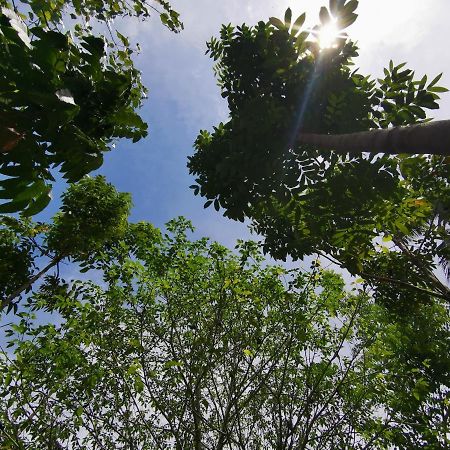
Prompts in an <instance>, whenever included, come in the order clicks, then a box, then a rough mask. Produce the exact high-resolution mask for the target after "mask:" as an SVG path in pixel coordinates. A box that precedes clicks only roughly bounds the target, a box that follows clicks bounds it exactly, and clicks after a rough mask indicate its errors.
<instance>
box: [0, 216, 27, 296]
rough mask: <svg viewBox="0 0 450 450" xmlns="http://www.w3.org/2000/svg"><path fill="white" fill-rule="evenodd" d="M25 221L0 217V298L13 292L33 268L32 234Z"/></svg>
mask: <svg viewBox="0 0 450 450" xmlns="http://www.w3.org/2000/svg"><path fill="white" fill-rule="evenodd" d="M27 225H28V224H27V223H24V224H21V223H18V222H17V221H16V220H15V219H12V218H9V217H5V216H3V217H0V254H1V259H0V298H4V297H6V296H8V295H10V294H11V293H12V292H14V291H15V290H16V289H17V288H18V287H19V286H21V285H22V284H23V283H24V282H25V281H26V280H27V279H28V278H29V277H31V274H32V269H33V267H34V266H33V259H32V257H31V252H30V250H31V246H32V243H31V242H30V241H29V240H27V239H26V237H27V236H30V235H31V236H32V233H33V232H32V231H31V227H28V226H27Z"/></svg>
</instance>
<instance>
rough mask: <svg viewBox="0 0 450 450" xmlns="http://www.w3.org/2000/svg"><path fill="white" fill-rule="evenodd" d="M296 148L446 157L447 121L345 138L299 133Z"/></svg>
mask: <svg viewBox="0 0 450 450" xmlns="http://www.w3.org/2000/svg"><path fill="white" fill-rule="evenodd" d="M297 142H298V143H299V144H308V145H314V146H315V147H318V148H321V149H326V150H334V151H336V152H338V153H342V152H373V153H387V154H390V155H393V154H398V153H409V154H433V155H444V156H450V120H437V121H434V122H428V123H422V124H417V125H411V126H405V127H392V128H387V129H382V130H370V131H362V132H358V133H349V134H312V133H300V134H299V136H298V141H297Z"/></svg>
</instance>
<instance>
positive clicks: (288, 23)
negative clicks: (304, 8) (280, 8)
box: [284, 8, 292, 29]
mask: <svg viewBox="0 0 450 450" xmlns="http://www.w3.org/2000/svg"><path fill="white" fill-rule="evenodd" d="M291 23H292V10H291V8H288V9H286V12H285V14H284V25H285V26H286V28H287V29H289V28H290V26H291Z"/></svg>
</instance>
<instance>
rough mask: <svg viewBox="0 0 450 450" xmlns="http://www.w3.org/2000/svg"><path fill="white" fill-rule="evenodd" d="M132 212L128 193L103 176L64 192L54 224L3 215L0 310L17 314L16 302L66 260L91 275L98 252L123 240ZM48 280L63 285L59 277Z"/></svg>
mask: <svg viewBox="0 0 450 450" xmlns="http://www.w3.org/2000/svg"><path fill="white" fill-rule="evenodd" d="M130 208H131V198H130V195H129V194H126V193H120V192H117V190H116V189H115V188H114V186H112V185H111V184H109V183H107V182H106V181H105V179H104V178H103V177H101V176H97V177H95V178H90V177H88V176H86V177H84V178H82V179H81V180H80V181H79V182H78V183H76V184H72V185H70V186H69V188H68V190H67V191H66V192H65V193H64V194H63V196H62V206H61V210H60V212H59V213H57V214H56V215H55V217H54V218H53V221H52V223H51V224H43V223H33V222H31V221H30V220H27V219H20V220H19V219H14V218H12V217H8V216H0V217H1V221H2V222H1V224H2V227H1V228H0V248H1V250H2V258H1V262H0V264H1V268H2V270H1V281H2V286H4V287H2V291H0V294H1V297H0V298H1V300H2V301H1V308H2V309H3V308H5V307H7V306H8V307H11V308H12V307H14V308H15V310H16V309H17V299H18V298H20V296H21V295H22V294H23V293H24V292H25V293H27V292H28V291H30V290H31V288H32V287H33V283H35V282H36V281H37V280H38V279H39V278H41V277H42V276H44V275H45V274H47V273H48V272H49V270H51V269H52V268H53V267H55V266H58V264H59V262H60V261H61V260H63V259H64V258H71V259H72V260H75V261H78V262H79V263H81V264H84V266H83V267H84V270H85V271H86V270H87V268H86V267H88V266H89V264H90V261H91V259H92V258H93V255H95V253H96V252H99V251H101V250H102V249H104V248H105V246H106V245H107V243H108V242H114V241H116V240H118V239H121V238H122V237H123V236H124V234H125V232H126V230H127V229H128V222H127V218H128V215H129V213H130ZM39 266H40V267H42V269H38V270H37V271H36V270H35V269H36V268H37V267H39ZM47 281H48V283H49V286H50V287H51V286H56V287H57V286H58V282H57V279H55V278H54V277H51V276H50V278H48V279H47ZM55 282H56V285H55ZM52 292H53V291H52Z"/></svg>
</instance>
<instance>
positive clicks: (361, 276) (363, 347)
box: [0, 0, 450, 450]
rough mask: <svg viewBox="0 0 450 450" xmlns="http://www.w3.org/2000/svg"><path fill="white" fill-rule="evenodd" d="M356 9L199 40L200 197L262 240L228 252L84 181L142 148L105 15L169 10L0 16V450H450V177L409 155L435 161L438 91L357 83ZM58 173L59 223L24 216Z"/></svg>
mask: <svg viewBox="0 0 450 450" xmlns="http://www.w3.org/2000/svg"><path fill="white" fill-rule="evenodd" d="M357 5H358V2H357V1H356V0H350V1H347V2H346V1H345V0H344V1H339V0H330V3H329V8H328V9H327V8H325V7H323V8H321V9H320V13H319V18H320V25H318V26H317V27H315V28H313V29H306V28H305V20H306V16H305V14H301V15H300V16H299V17H298V18H296V19H294V18H293V17H292V12H291V10H290V9H288V10H287V11H286V13H285V16H284V18H283V19H282V20H280V19H276V18H270V19H269V21H267V22H259V23H258V24H257V25H256V26H247V25H245V24H244V25H242V26H240V27H233V26H232V25H227V26H224V27H223V28H222V30H221V34H220V38H218V39H217V38H213V39H212V40H211V41H210V42H209V43H208V52H209V53H210V56H211V57H212V58H213V59H214V60H215V61H216V67H215V71H216V75H217V78H218V81H219V84H220V87H221V90H222V95H223V96H224V97H225V98H226V99H227V101H228V105H229V111H230V117H229V120H228V122H227V123H224V124H219V125H218V126H217V127H216V128H214V130H213V131H212V132H211V133H210V132H207V131H201V133H200V135H199V136H198V138H197V140H196V143H195V150H196V153H195V154H194V155H193V156H192V157H191V158H190V159H189V169H190V171H191V173H193V174H195V176H196V177H197V179H196V184H195V185H193V186H191V187H192V188H193V190H194V193H195V194H196V195H197V194H200V195H201V196H203V197H206V200H207V201H206V204H205V207H208V206H210V205H213V206H214V208H215V209H216V210H217V211H219V210H220V208H223V209H224V210H225V215H226V216H227V217H229V218H232V219H237V220H242V221H243V220H245V219H250V221H251V226H252V227H253V229H254V230H256V232H257V233H259V234H260V235H262V236H263V239H264V241H263V242H262V245H260V244H261V243H257V242H251V241H243V240H239V241H238V242H237V245H236V247H235V248H234V250H230V249H228V248H226V247H224V246H223V245H220V244H219V243H217V242H211V241H210V240H209V239H208V238H200V239H197V240H195V239H193V237H192V234H191V233H192V232H194V228H193V227H192V225H191V223H190V222H189V221H188V220H186V219H184V218H182V217H180V218H177V219H174V220H172V221H170V222H169V223H168V224H167V225H166V227H165V229H164V230H160V229H158V228H156V227H155V226H153V225H152V224H151V223H149V222H145V221H141V222H137V223H135V222H132V221H131V220H130V210H131V206H132V203H131V195H130V194H127V193H124V192H119V191H118V190H117V189H116V188H115V187H114V186H113V185H112V184H110V183H108V182H107V181H106V178H105V177H103V176H96V177H90V176H88V175H86V173H87V172H90V171H92V170H94V169H95V168H97V167H98V166H99V165H100V164H101V162H102V155H103V153H104V152H105V151H107V150H109V149H110V148H112V146H113V144H114V142H115V141H116V140H117V139H119V138H124V137H125V138H129V139H131V140H133V141H137V140H139V139H140V138H143V137H144V136H145V135H146V133H147V131H146V124H145V123H144V122H143V121H142V119H141V118H140V116H139V114H138V108H139V106H140V104H141V101H142V99H143V98H144V96H145V92H146V91H145V88H144V86H143V85H142V83H141V78H140V73H139V71H138V70H137V69H136V68H135V66H134V63H133V57H134V56H133V55H134V53H133V51H134V49H132V48H131V45H130V42H129V40H128V38H127V37H126V36H123V35H122V34H120V33H119V32H117V31H116V30H113V29H112V28H111V21H112V19H118V18H125V17H127V16H131V17H134V18H136V17H137V18H146V17H148V16H149V15H150V14H153V12H155V13H156V14H158V15H159V16H160V18H161V21H162V22H163V24H164V25H166V26H167V27H168V28H169V29H171V30H172V31H179V30H180V29H181V28H182V24H181V23H180V22H179V19H178V13H176V12H175V11H173V10H172V9H171V6H170V5H169V4H168V3H167V2H165V1H162V0H158V1H156V2H155V3H154V4H150V3H148V2H147V1H141V0H137V1H127V0H106V1H97V0H81V1H78V0H77V1H73V2H63V1H62V0H55V1H51V2H50V1H48V2H47V1H41V0H23V1H20V2H19V1H17V2H16V3H14V2H12V3H9V2H6V1H3V0H0V6H1V8H2V9H1V15H0V40H1V42H2V46H1V49H0V52H2V53H1V56H2V59H1V60H0V105H2V106H1V107H0V108H1V109H0V174H2V175H1V178H0V198H4V199H5V200H7V202H6V203H4V204H3V205H0V302H1V307H0V314H2V319H3V321H2V324H1V325H0V328H1V329H2V330H3V334H4V336H3V337H0V385H1V387H2V389H1V395H0V447H1V448H2V449H3V448H5V449H19V450H41V449H49V450H61V449H67V450H76V449H80V450H81V449H92V450H97V449H98V450H100V449H107V450H113V449H129V450H132V449H136V450H150V449H166V448H175V449H177V450H182V449H190V448H193V449H198V450H200V449H215V450H221V449H225V448H229V449H242V450H244V449H245V450H246V449H255V450H257V449H258V450H259V449H266V448H268V449H276V450H290V449H294V448H295V449H302V450H307V449H311V450H312V449H321V448H324V449H359V450H368V449H395V450H410V449H423V448H428V449H443V448H448V447H449V446H450V436H449V424H448V421H449V416H450V409H449V408H450V384H449V383H450V356H449V355H450V327H449V324H450V317H449V314H450V304H449V300H450V288H449V286H448V279H449V278H450V240H449V231H450V185H449V179H450V177H449V175H450V173H449V172H450V171H449V168H450V160H449V158H448V157H445V156H444V155H442V154H433V155H430V154H427V153H426V152H422V151H419V152H418V153H420V154H411V153H409V154H397V153H396V151H397V150H398V149H402V148H404V145H406V146H407V147H408V145H407V144H408V139H410V138H411V136H413V137H414V139H415V140H416V142H415V144H414V145H415V147H414V148H413V150H417V149H419V150H424V149H423V148H422V147H423V145H422V143H423V142H425V141H426V140H427V139H428V138H427V133H430V131H431V132H435V136H434V139H437V138H438V139H440V140H442V142H441V143H440V144H439V145H438V146H437V147H433V148H437V149H440V148H442V147H443V146H444V147H445V145H446V144H445V142H446V141H445V139H447V137H446V136H448V134H446V133H447V131H448V129H447V125H448V123H447V122H443V121H441V122H433V121H429V118H428V117H427V113H426V110H428V109H436V108H437V107H438V103H437V101H438V100H439V94H440V93H441V92H445V91H446V89H445V88H443V87H440V86H438V82H439V78H440V75H438V76H436V77H434V78H433V79H432V80H431V81H429V80H428V78H427V76H423V77H419V78H416V76H415V74H414V72H413V71H412V70H411V69H408V68H406V65H405V64H404V63H402V64H398V65H397V64H394V63H393V62H392V61H391V62H390V63H389V66H388V68H386V69H385V71H384V78H382V79H379V80H372V79H371V78H370V77H369V76H365V75H363V74H360V73H359V72H358V70H355V69H354V68H353V67H352V61H353V59H354V58H355V57H356V56H357V51H358V50H357V47H356V45H355V44H354V43H353V42H352V41H351V40H350V39H349V38H348V36H347V35H346V34H345V33H344V32H343V30H345V29H346V28H347V27H348V26H350V25H351V24H352V23H353V22H354V21H355V20H356V18H357V15H356V13H355V11H356V8H357ZM62 21H64V22H65V23H66V24H67V27H68V29H66V28H64V27H63V26H62V25H61V22H62ZM93 22H95V23H93ZM330 24H334V25H335V26H336V27H337V28H338V29H339V31H340V33H339V35H338V37H337V40H336V41H335V42H334V43H333V42H330V40H328V42H326V43H325V40H324V39H321V38H320V35H321V32H322V31H323V30H324V29H325V28H326V27H327V26H329V25H330ZM107 36H109V37H107ZM116 39H118V41H120V43H119V44H118V43H117V42H116ZM404 126H408V127H409V128H406V129H405V128H403V127H404ZM397 127H402V128H397ZM433 130H434V131H433ZM405 134H406V135H407V137H406V138H405V137H404V136H405ZM374 136H375V138H374ZM408 136H409V137H408ZM368 139H369V140H368ZM370 139H372V141H370ZM349 140H350V144H349ZM386 142H388V143H389V142H390V144H389V146H390V147H389V149H387V150H388V151H386V152H383V153H378V154H368V153H365V152H362V151H361V150H362V149H363V147H364V149H365V150H367V149H372V150H376V151H377V150H378V149H379V148H383V146H384V145H386ZM362 143H363V144H364V145H363V144H362ZM368 143H370V146H369V147H368V146H367V145H368ZM405 143H406V144H405ZM338 144H339V145H338ZM329 145H331V146H332V149H330V148H328V149H327V150H326V151H324V150H323V149H322V147H323V146H325V147H327V146H329ZM347 145H349V146H350V147H349V148H347ZM361 145H362V147H360V146H361ZM380 145H381V147H379V146H380ZM391 145H392V147H391ZM433 145H434V144H433ZM410 148H412V147H410ZM56 170H59V171H60V172H61V173H62V174H63V175H64V176H65V178H66V179H67V180H68V181H69V187H68V189H67V190H66V192H65V193H64V194H63V195H62V197H61V207H60V209H59V211H58V212H57V213H56V214H55V215H54V216H53V218H52V219H50V220H47V221H46V222H37V221H35V220H32V219H31V218H30V217H29V216H31V215H33V214H35V213H37V212H38V211H39V210H41V209H42V208H44V207H45V205H46V204H47V203H48V200H49V189H50V184H51V182H52V181H53V176H54V174H55V173H56ZM17 211H21V212H22V214H20V215H19V214H13V215H2V214H1V213H2V212H17ZM263 253H270V254H271V255H272V256H273V257H275V258H276V259H282V260H285V259H286V258H288V257H292V259H294V260H299V259H302V258H305V257H306V256H309V257H310V258H309V259H308V261H310V262H308V263H307V267H306V268H302V267H301V266H300V265H298V264H289V265H273V264H271V263H269V262H268V261H267V260H266V259H265V257H264V256H263ZM329 262H330V263H331V264H329ZM325 263H326V264H327V267H324V264H325ZM63 264H64V267H63ZM332 264H335V265H336V266H338V267H340V268H341V269H347V270H348V271H349V272H350V274H351V275H354V277H348V276H346V275H347V274H345V278H344V277H343V276H341V275H338V274H337V273H335V272H333V271H332V270H330V266H331V265H332ZM304 265H305V262H304ZM293 267H294V268H293ZM446 277H447V280H446Z"/></svg>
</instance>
